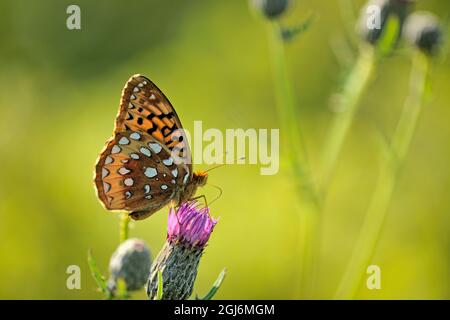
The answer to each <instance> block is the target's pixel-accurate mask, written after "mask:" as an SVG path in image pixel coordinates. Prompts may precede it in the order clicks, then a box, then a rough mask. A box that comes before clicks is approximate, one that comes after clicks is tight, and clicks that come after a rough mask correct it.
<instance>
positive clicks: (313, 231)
mask: <svg viewBox="0 0 450 320" xmlns="http://www.w3.org/2000/svg"><path fill="white" fill-rule="evenodd" d="M251 4H252V6H253V8H254V9H255V11H256V12H258V14H259V15H260V16H262V17H263V21H264V23H265V24H266V29H267V37H268V42H269V50H270V57H271V63H272V73H273V82H274V88H275V99H276V107H277V112H278V118H279V122H280V130H281V131H282V132H283V135H282V137H284V139H283V140H282V145H283V146H284V148H283V149H284V150H285V152H286V153H285V156H286V158H287V160H288V161H289V165H290V170H291V176H293V177H294V183H295V187H294V188H295V191H296V194H297V196H298V199H299V205H300V210H299V211H298V212H295V214H296V218H297V220H298V224H299V232H298V237H299V239H298V244H299V249H300V250H299V251H300V254H299V255H300V258H299V260H298V263H297V265H298V267H299V277H298V282H299V283H298V284H296V286H294V287H295V290H296V291H298V292H300V291H302V292H303V293H305V296H306V294H307V292H308V291H309V290H310V289H311V287H312V280H313V277H312V276H311V275H312V272H313V269H314V268H313V264H314V259H315V257H314V251H317V250H314V247H315V246H316V244H317V243H318V241H316V235H317V225H318V224H317V221H318V219H319V215H320V211H321V203H320V199H319V197H318V193H317V188H316V186H315V181H314V178H313V176H312V172H311V168H310V164H309V160H308V153H307V148H306V145H305V141H304V138H303V133H302V129H301V123H300V116H299V108H298V105H297V103H296V101H295V95H294V89H293V86H292V84H291V80H290V76H289V71H288V70H289V68H288V63H287V60H286V54H285V46H286V43H287V42H288V41H292V40H293V39H295V38H296V37H298V36H299V35H301V34H302V33H303V32H305V31H306V30H308V28H309V27H310V26H311V24H312V21H313V19H314V16H313V15H310V17H309V18H308V19H306V20H305V21H303V22H301V23H299V24H298V25H294V26H289V27H287V26H284V25H282V23H281V19H282V17H283V15H284V14H286V13H287V11H288V10H287V9H288V8H289V3H288V1H283V0H272V1H253V2H251ZM269 4H270V6H269ZM274 7H276V8H278V9H279V10H278V11H277V14H276V15H272V14H269V12H272V8H274Z"/></svg>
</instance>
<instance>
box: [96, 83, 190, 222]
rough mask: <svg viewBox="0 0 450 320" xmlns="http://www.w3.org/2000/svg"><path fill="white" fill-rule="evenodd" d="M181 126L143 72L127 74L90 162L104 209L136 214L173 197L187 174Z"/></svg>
mask: <svg viewBox="0 0 450 320" xmlns="http://www.w3.org/2000/svg"><path fill="white" fill-rule="evenodd" d="M181 129H182V125H181V122H180V120H179V118H178V116H177V114H176V113H175V110H174V109H173V107H172V105H171V104H170V102H169V100H168V99H167V98H166V97H165V96H164V94H163V93H162V92H161V90H159V89H158V88H157V87H156V85H154V84H153V83H152V82H151V81H150V80H149V79H147V78H145V77H143V76H140V75H135V76H132V77H131V78H130V79H129V80H128V82H127V84H126V85H125V88H124V90H123V92H122V98H121V103H120V109H119V113H118V115H117V119H116V127H115V130H114V136H113V137H112V138H111V139H110V140H109V141H108V142H107V143H106V146H105V148H104V149H103V151H102V152H101V154H100V156H99V158H98V160H97V163H96V167H95V185H96V189H97V196H98V198H99V199H100V201H101V202H102V203H103V205H104V206H105V208H106V209H108V210H125V211H128V212H131V213H132V217H134V218H138V219H142V218H145V217H147V216H149V215H151V214H152V213H153V212H156V211H158V210H159V209H160V208H162V207H164V206H165V205H166V204H168V203H169V202H170V201H171V200H176V199H174V198H176V196H177V195H178V193H179V192H180V191H182V189H183V188H184V186H186V184H187V183H188V182H189V181H190V180H191V178H192V164H191V155H190V149H189V145H188V143H187V140H186V137H185V135H184V132H183V131H182V130H181ZM175 156H176V157H175ZM177 157H178V159H179V157H181V158H182V161H181V162H180V161H177ZM134 213H136V214H134Z"/></svg>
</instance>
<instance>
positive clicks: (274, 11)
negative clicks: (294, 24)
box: [250, 0, 289, 19]
mask: <svg viewBox="0 0 450 320" xmlns="http://www.w3.org/2000/svg"><path fill="white" fill-rule="evenodd" d="M250 4H251V5H253V7H255V8H256V9H257V10H259V11H260V12H261V13H262V14H264V16H265V17H266V18H268V19H276V18H279V17H280V16H281V15H282V14H283V13H284V12H285V11H286V9H287V8H288V6H289V0H251V3H250Z"/></svg>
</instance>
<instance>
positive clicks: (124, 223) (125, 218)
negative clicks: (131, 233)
mask: <svg viewBox="0 0 450 320" xmlns="http://www.w3.org/2000/svg"><path fill="white" fill-rule="evenodd" d="M129 223H130V216H129V215H128V214H127V213H123V214H122V216H121V217H120V243H122V242H124V241H125V240H127V239H128V229H129V228H128V226H129Z"/></svg>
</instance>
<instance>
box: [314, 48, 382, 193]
mask: <svg viewBox="0 0 450 320" xmlns="http://www.w3.org/2000/svg"><path fill="white" fill-rule="evenodd" d="M374 70H375V54H374V49H373V48H372V47H371V46H369V45H362V46H361V49H360V53H359V57H358V60H357V62H356V64H355V66H354V68H353V70H352V72H351V73H350V76H349V78H348V80H347V82H346V84H345V87H344V91H343V93H342V98H341V100H340V102H339V105H338V106H337V109H338V111H337V112H338V113H337V114H336V115H335V117H334V119H333V123H332V125H331V129H330V132H329V135H328V138H327V141H326V142H325V148H324V151H323V155H322V163H321V169H322V177H321V181H320V191H321V193H322V196H325V193H326V190H327V188H328V184H329V182H330V178H331V175H332V173H333V171H334V168H335V166H336V161H337V159H338V156H339V153H340V151H341V149H342V145H343V142H344V140H345V138H346V136H347V134H348V131H349V129H350V126H351V124H352V122H353V119H354V117H355V114H356V112H357V110H358V105H359V102H360V100H361V97H362V96H363V94H364V92H365V91H366V89H367V87H368V84H369V82H370V79H371V76H372V74H373V73H374Z"/></svg>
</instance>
